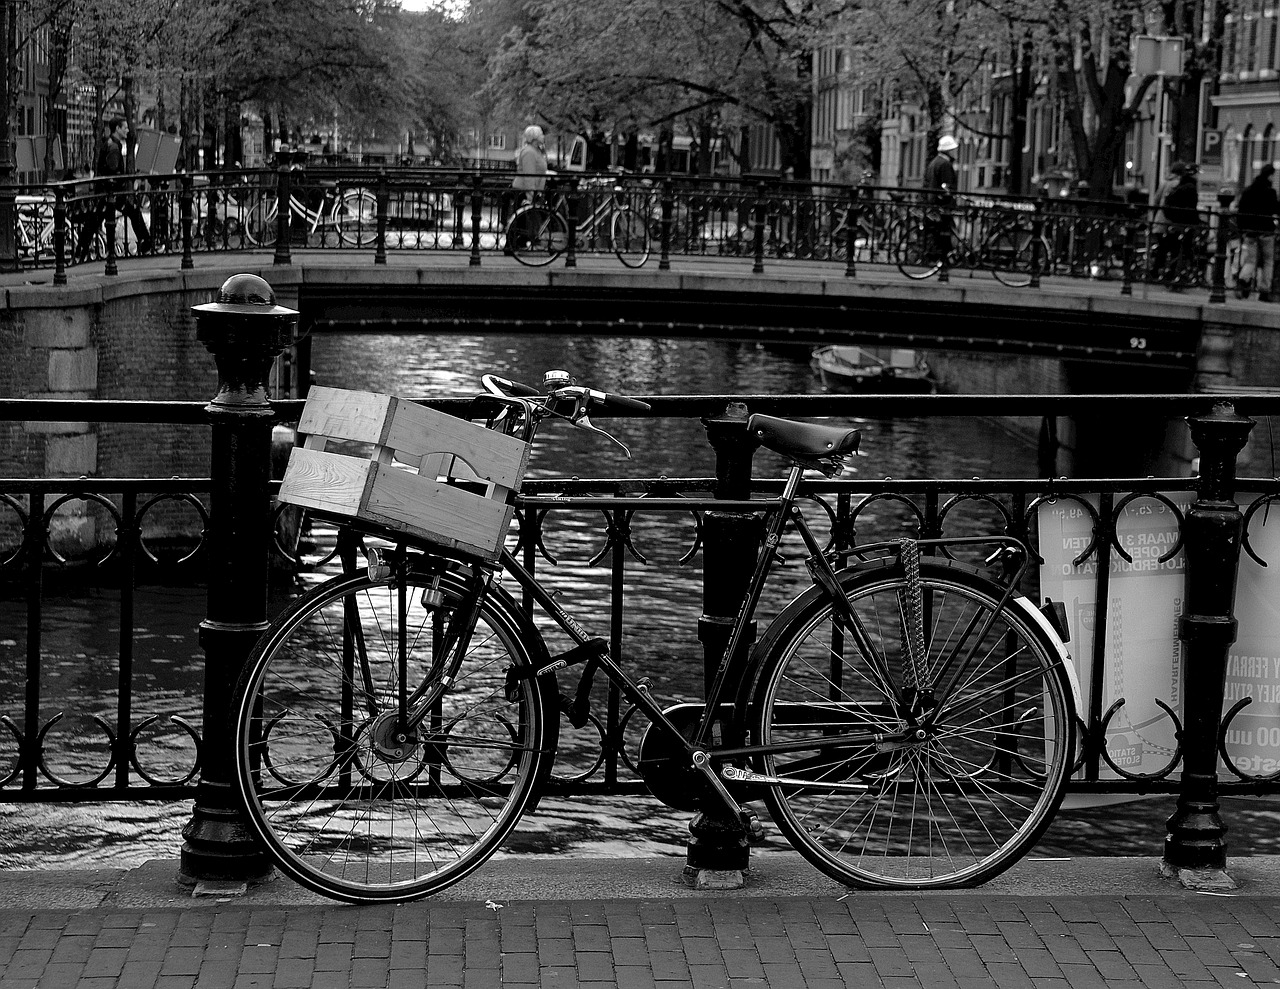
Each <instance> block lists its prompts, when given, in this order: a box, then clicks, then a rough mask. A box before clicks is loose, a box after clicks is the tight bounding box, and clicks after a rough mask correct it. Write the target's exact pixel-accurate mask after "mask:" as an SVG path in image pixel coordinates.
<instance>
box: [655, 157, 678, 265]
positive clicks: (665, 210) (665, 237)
mask: <svg viewBox="0 0 1280 989" xmlns="http://www.w3.org/2000/svg"><path fill="white" fill-rule="evenodd" d="M675 205H676V204H675V194H674V190H673V187H672V184H671V179H670V178H665V179H663V180H662V199H661V206H660V207H659V208H660V209H661V211H662V212H661V216H662V226H661V227H659V238H660V239H659V246H660V247H661V248H662V253H661V255H660V256H659V258H658V270H659V271H670V270H671V219H672V216H673V215H674V213H675Z"/></svg>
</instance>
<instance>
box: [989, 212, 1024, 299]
mask: <svg viewBox="0 0 1280 989" xmlns="http://www.w3.org/2000/svg"><path fill="white" fill-rule="evenodd" d="M981 258H982V263H983V266H984V267H986V268H988V269H989V270H990V271H991V274H992V275H993V276H995V279H996V281H998V282H999V283H1000V284H1001V285H1007V286H1009V288H1026V287H1027V286H1028V285H1030V284H1031V260H1032V259H1031V231H1029V230H1022V229H1020V228H1018V227H1016V226H1004V227H997V228H996V229H995V230H993V231H992V232H991V233H990V235H988V237H987V239H986V240H984V241H983V242H982V255H981Z"/></svg>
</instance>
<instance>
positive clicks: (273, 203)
mask: <svg viewBox="0 0 1280 989" xmlns="http://www.w3.org/2000/svg"><path fill="white" fill-rule="evenodd" d="M243 210H244V211H243V212H242V213H241V214H240V229H241V230H243V231H244V239H245V240H246V241H248V242H249V243H250V244H252V245H254V246H256V247H273V246H275V242H276V236H277V232H278V226H279V221H278V219H277V215H278V211H279V203H278V201H277V200H276V197H275V196H259V197H257V198H254V199H251V200H249V201H248V202H247V203H245V205H244V207H243Z"/></svg>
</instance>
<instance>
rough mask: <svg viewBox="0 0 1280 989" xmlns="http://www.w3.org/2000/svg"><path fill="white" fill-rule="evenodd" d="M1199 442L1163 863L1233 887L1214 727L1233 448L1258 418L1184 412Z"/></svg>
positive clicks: (1230, 535) (1222, 411)
mask: <svg viewBox="0 0 1280 989" xmlns="http://www.w3.org/2000/svg"><path fill="white" fill-rule="evenodd" d="M1187 424H1188V425H1189V426H1190V427H1191V439H1192V441H1193V442H1194V443H1195V445H1196V449H1197V450H1199V451H1200V476H1199V481H1198V483H1197V485H1196V501H1195V503H1194V504H1193V505H1192V506H1191V508H1190V509H1188V511H1187V515H1186V519H1185V521H1184V522H1183V526H1182V538H1183V547H1184V552H1185V553H1186V561H1187V563H1186V582H1185V585H1184V586H1185V590H1184V593H1183V607H1182V617H1181V618H1179V619H1178V638H1179V639H1181V640H1182V641H1183V642H1184V643H1185V648H1184V651H1183V662H1182V696H1183V697H1184V698H1186V702H1185V705H1184V713H1183V725H1182V736H1181V739H1180V742H1181V745H1182V777H1181V780H1180V783H1179V790H1178V805H1177V809H1176V810H1175V811H1174V813H1173V815H1172V816H1171V817H1170V818H1169V820H1168V822H1167V825H1166V828H1167V833H1166V835H1165V840H1164V860H1163V861H1162V863H1161V872H1162V873H1163V874H1164V875H1166V876H1171V877H1173V878H1176V879H1178V880H1179V881H1180V882H1181V883H1182V884H1183V885H1184V886H1188V887H1191V888H1234V886H1235V884H1234V882H1233V881H1232V879H1231V877H1230V876H1229V875H1227V872H1226V868H1227V843H1226V840H1225V839H1226V832H1227V829H1226V826H1225V825H1224V824H1223V823H1222V819H1221V818H1220V817H1219V816H1218V735H1219V732H1220V729H1221V725H1222V701H1223V694H1224V691H1225V681H1226V671H1227V653H1228V650H1229V648H1230V646H1231V643H1232V642H1234V641H1235V639H1236V619H1235V615H1234V607H1235V596H1236V573H1237V571H1238V570H1239V565H1240V543H1241V538H1242V535H1243V532H1244V516H1243V515H1242V514H1241V512H1240V508H1239V506H1238V505H1237V504H1236V502H1235V484H1236V456H1237V454H1239V452H1240V451H1241V449H1243V447H1244V444H1245V440H1247V439H1248V437H1249V431H1250V430H1251V429H1252V428H1253V420H1252V419H1248V418H1245V417H1243V416H1239V415H1237V414H1236V411H1235V407H1234V406H1232V405H1231V404H1230V403H1229V402H1222V403H1219V404H1218V405H1215V406H1214V408H1213V411H1212V412H1210V413H1209V414H1207V415H1202V416H1194V417H1191V418H1188V419H1187Z"/></svg>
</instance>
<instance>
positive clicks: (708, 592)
mask: <svg viewBox="0 0 1280 989" xmlns="http://www.w3.org/2000/svg"><path fill="white" fill-rule="evenodd" d="M703 425H704V426H705V427H706V429H707V439H708V441H709V442H710V443H711V446H712V448H713V449H714V450H715V451H716V487H715V497H716V498H718V499H722V500H724V499H729V500H746V499H748V498H750V497H751V457H752V454H753V453H755V450H756V446H757V444H756V441H755V438H754V437H753V436H752V435H751V434H750V433H749V432H748V431H747V407H746V406H745V405H742V404H740V403H737V402H735V403H733V404H731V405H729V407H728V408H726V409H725V411H724V413H723V414H722V415H721V416H719V417H718V418H715V419H704V420H703ZM760 539H761V527H760V519H759V518H758V517H757V516H756V515H755V514H754V513H751V512H708V513H707V514H706V516H705V518H704V519H703V581H702V602H703V604H702V611H703V613H702V617H701V618H700V619H699V620H698V638H699V640H701V642H702V654H703V678H704V679H703V683H704V689H705V688H706V687H710V685H711V683H712V681H713V680H714V679H715V678H716V676H717V674H718V672H719V667H720V660H721V658H722V657H723V656H724V651H725V649H726V648H727V647H728V645H729V637H730V633H731V632H732V629H733V623H734V621H735V619H736V617H737V614H738V609H739V607H740V606H741V604H742V601H743V599H744V598H745V597H746V594H747V587H748V585H749V584H750V581H751V573H752V571H753V569H754V568H755V561H756V554H757V553H758V551H759V547H760ZM754 640H755V628H754V623H753V624H752V627H751V628H750V629H748V630H747V633H746V635H745V636H744V638H743V640H742V642H741V643H740V646H741V648H742V649H743V650H745V649H747V648H749V647H750V645H751V643H752V642H753V641H754ZM725 686H726V690H725V692H724V693H722V694H721V697H722V698H724V697H727V698H729V699H730V700H732V698H733V697H734V696H735V695H736V684H732V683H726V685H725ZM736 741H741V740H740V739H739V740H734V739H728V740H727V742H728V744H734V743H735V742H736ZM749 857H750V848H749V845H748V843H747V836H746V834H745V833H744V832H743V830H742V822H741V821H737V820H732V819H729V818H727V816H726V815H716V814H707V813H699V814H698V815H697V816H696V817H695V818H694V819H693V820H692V821H690V822H689V842H688V845H687V846H686V854H685V867H684V878H685V881H686V882H687V883H688V884H689V885H691V886H695V887H699V888H708V887H720V888H736V887H739V886H741V885H742V883H743V877H742V873H743V872H744V871H745V870H746V868H747V865H748V862H749Z"/></svg>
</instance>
